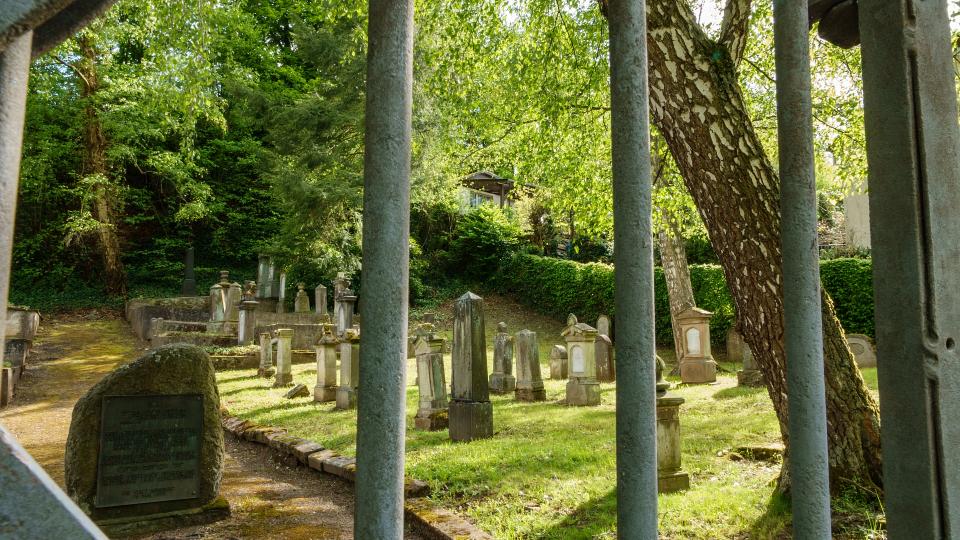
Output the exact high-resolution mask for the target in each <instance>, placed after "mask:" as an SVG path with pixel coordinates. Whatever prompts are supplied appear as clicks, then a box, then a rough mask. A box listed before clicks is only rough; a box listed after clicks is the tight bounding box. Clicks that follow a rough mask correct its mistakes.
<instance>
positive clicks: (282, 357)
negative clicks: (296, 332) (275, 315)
mask: <svg viewBox="0 0 960 540" xmlns="http://www.w3.org/2000/svg"><path fill="white" fill-rule="evenodd" d="M292 345H293V330H292V329H290V328H278V329H277V375H276V380H275V381H274V383H273V386H275V387H281V386H293V371H292V365H293V346H292Z"/></svg>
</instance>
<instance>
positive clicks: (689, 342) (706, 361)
mask: <svg viewBox="0 0 960 540" xmlns="http://www.w3.org/2000/svg"><path fill="white" fill-rule="evenodd" d="M711 315H713V313H710V312H709V311H706V310H703V309H700V308H696V307H692V308H689V309H686V310H684V311H682V312H681V313H679V314H678V315H677V316H676V321H677V324H679V325H680V335H681V336H683V338H682V339H683V341H682V343H681V345H682V346H681V349H682V351H683V356H682V357H681V358H680V380H682V381H683V382H684V383H686V384H704V383H713V382H716V381H717V363H716V362H715V361H714V360H713V355H712V354H711V353H710V316H711Z"/></svg>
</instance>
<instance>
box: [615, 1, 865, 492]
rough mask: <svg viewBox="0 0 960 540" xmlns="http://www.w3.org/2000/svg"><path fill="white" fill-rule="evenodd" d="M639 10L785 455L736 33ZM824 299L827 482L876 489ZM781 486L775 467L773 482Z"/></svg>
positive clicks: (784, 482)
mask: <svg viewBox="0 0 960 540" xmlns="http://www.w3.org/2000/svg"><path fill="white" fill-rule="evenodd" d="M604 1H605V0H601V2H604ZM729 1H730V2H736V3H738V5H739V6H738V8H737V9H729V10H728V11H727V13H728V16H729V17H741V18H742V17H744V16H748V15H749V2H744V0H729ZM744 3H745V4H746V8H747V9H746V10H744V9H742V8H743V4H744ZM647 6H648V14H647V15H648V20H647V24H648V43H647V45H648V53H649V63H650V66H649V77H650V107H651V112H652V116H653V120H654V123H655V124H656V126H657V128H658V129H659V131H660V133H661V134H662V135H663V137H664V138H665V139H666V141H667V144H668V146H669V147H670V151H671V152H672V153H673V156H674V159H675V160H676V163H677V165H678V166H679V168H680V172H681V175H682V176H683V179H684V183H685V184H686V186H687V189H688V190H689V191H690V194H691V195H692V196H693V199H694V201H695V202H696V206H697V210H698V212H699V213H700V215H701V217H702V218H703V222H704V224H705V225H706V227H707V230H708V231H709V234H710V239H711V243H712V244H713V248H714V250H715V251H716V253H717V255H718V257H719V259H720V263H721V266H722V267H723V271H724V275H725V276H726V280H727V285H728V286H729V288H730V293H731V295H732V297H733V301H734V304H735V307H736V311H737V316H738V319H739V321H740V325H741V329H742V331H743V337H744V340H745V341H746V342H747V344H748V345H749V346H750V348H751V350H752V351H753V353H754V357H755V358H756V360H757V363H758V364H759V367H760V369H761V371H762V372H763V374H764V376H765V378H766V381H767V390H768V392H769V394H770V399H771V400H772V402H773V406H774V409H775V410H776V413H777V419H778V420H779V423H780V431H781V434H782V437H783V441H784V444H785V446H786V449H787V452H786V454H785V459H788V458H789V451H790V439H789V432H788V429H787V426H788V422H789V418H788V413H787V384H786V370H785V362H786V358H785V351H784V341H783V332H784V323H783V275H782V266H781V244H780V208H779V201H780V184H779V179H778V177H777V175H776V173H775V172H774V169H773V167H772V165H771V164H770V161H769V159H768V158H767V156H766V154H765V152H764V150H763V147H762V146H761V144H760V141H759V139H758V138H757V136H756V133H755V132H754V129H753V126H752V123H751V121H750V117H749V115H748V113H747V107H746V104H745V103H744V100H743V96H742V94H741V92H740V86H739V82H738V79H737V75H736V64H737V61H738V58H737V54H739V51H737V50H734V51H731V50H730V48H729V45H731V44H732V45H733V46H734V48H735V49H736V48H742V41H736V40H735V39H734V37H735V36H728V37H727V41H726V42H722V43H717V42H714V41H712V40H711V39H709V38H708V37H707V35H706V34H705V33H704V31H703V29H702V28H701V27H700V25H699V24H698V23H697V21H696V19H695V18H694V16H693V13H692V11H691V9H690V6H689V4H688V3H687V1H686V0H653V1H650V2H648V3H647ZM745 14H746V15H745ZM738 26H739V27H741V28H742V29H743V30H742V31H745V29H746V25H745V24H742V23H741V22H739V21H724V27H725V28H737V27H738ZM731 33H732V34H736V32H732V31H731ZM823 297H824V300H823V302H822V309H823V337H824V364H825V365H824V372H825V375H826V393H827V396H826V401H827V420H828V438H829V447H830V479H831V488H832V489H834V490H836V489H837V488H839V487H840V486H841V485H842V484H845V483H852V484H855V485H859V486H863V487H868V488H872V487H874V486H880V485H882V484H881V482H882V478H881V467H880V462H881V454H880V428H879V426H880V424H879V412H878V408H877V403H876V401H875V400H874V399H873V397H872V396H871V395H870V393H869V391H868V390H867V388H866V385H865V384H864V382H863V378H862V377H861V375H860V371H859V369H858V368H857V367H856V365H855V363H854V360H853V355H852V354H851V353H850V351H849V349H848V348H847V346H846V342H845V341H844V340H843V329H842V328H841V327H840V322H839V321H838V320H837V317H836V313H835V312H834V311H833V304H832V302H831V301H830V300H829V298H828V297H827V295H826V294H823ZM789 487H790V478H789V468H788V467H786V466H784V467H783V468H782V470H781V475H780V482H779V488H780V490H781V491H783V492H786V491H788V490H789Z"/></svg>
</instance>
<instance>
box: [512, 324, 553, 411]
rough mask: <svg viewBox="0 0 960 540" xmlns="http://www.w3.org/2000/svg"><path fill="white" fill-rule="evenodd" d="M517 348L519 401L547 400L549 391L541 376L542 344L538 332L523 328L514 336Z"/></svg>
mask: <svg viewBox="0 0 960 540" xmlns="http://www.w3.org/2000/svg"><path fill="white" fill-rule="evenodd" d="M514 343H515V344H516V349H517V389H516V394H515V395H516V399H517V401H546V400H547V391H546V390H545V389H544V388H543V379H542V378H541V377H540V346H539V344H537V333H536V332H532V331H530V330H521V331H519V332H517V335H516V336H515V337H514Z"/></svg>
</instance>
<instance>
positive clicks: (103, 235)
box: [75, 33, 127, 294]
mask: <svg viewBox="0 0 960 540" xmlns="http://www.w3.org/2000/svg"><path fill="white" fill-rule="evenodd" d="M78 42H79V44H80V50H81V53H82V57H81V59H80V61H78V62H77V63H76V65H75V69H76V72H77V75H78V77H79V83H80V95H81V96H82V97H83V99H84V102H85V103H84V107H83V114H84V123H83V147H84V175H85V176H87V177H94V178H97V180H96V181H95V182H94V183H93V185H92V186H91V188H90V189H91V191H92V192H91V194H90V199H91V213H92V215H93V218H94V219H95V220H97V221H98V222H99V223H100V224H99V226H98V227H97V239H98V243H99V245H100V255H101V258H102V260H103V270H104V278H105V280H106V285H107V291H108V292H110V293H113V294H126V292H127V277H126V272H125V271H124V268H123V260H122V259H121V251H120V237H119V235H118V233H117V218H116V211H115V206H114V205H115V197H116V192H115V191H116V190H115V189H113V188H114V186H113V185H112V184H111V183H110V181H109V176H108V173H109V171H108V169H107V160H106V154H107V139H106V137H105V136H104V134H103V126H102V124H101V123H100V118H99V117H98V115H97V106H96V103H95V97H96V94H97V92H98V91H99V90H100V79H99V76H98V73H97V51H96V47H95V45H94V42H93V38H92V37H91V36H90V35H89V34H86V33H81V35H80V37H79V38H78Z"/></svg>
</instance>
